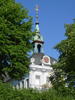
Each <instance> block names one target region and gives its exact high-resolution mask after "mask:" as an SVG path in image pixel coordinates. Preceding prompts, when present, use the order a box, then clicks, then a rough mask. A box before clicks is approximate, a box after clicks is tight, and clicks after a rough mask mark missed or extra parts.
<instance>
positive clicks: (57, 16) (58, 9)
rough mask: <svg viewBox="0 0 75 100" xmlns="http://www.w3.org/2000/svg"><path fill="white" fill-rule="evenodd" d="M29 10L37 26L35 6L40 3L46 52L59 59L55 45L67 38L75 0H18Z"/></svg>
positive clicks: (74, 11)
mask: <svg viewBox="0 0 75 100" xmlns="http://www.w3.org/2000/svg"><path fill="white" fill-rule="evenodd" d="M16 2H18V3H20V4H21V5H23V6H24V7H25V8H27V9H28V10H29V15H30V16H32V17H33V28H34V27H35V6H36V4H38V5H39V23H40V32H41V35H42V36H43V37H44V42H45V44H44V53H45V54H46V55H49V56H51V57H53V58H55V59H58V57H59V53H58V51H57V50H55V49H54V46H56V44H58V43H59V42H61V41H62V40H64V39H65V35H64V34H65V28H64V25H65V24H72V23H73V19H74V18H75V0H16Z"/></svg>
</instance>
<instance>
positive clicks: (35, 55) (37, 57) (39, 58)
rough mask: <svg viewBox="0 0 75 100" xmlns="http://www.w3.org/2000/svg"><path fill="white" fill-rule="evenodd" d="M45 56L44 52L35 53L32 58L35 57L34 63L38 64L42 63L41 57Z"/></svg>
mask: <svg viewBox="0 0 75 100" xmlns="http://www.w3.org/2000/svg"><path fill="white" fill-rule="evenodd" d="M43 56H44V54H43V53H34V54H33V55H32V57H31V58H34V59H35V62H34V63H35V64H36V65H41V64H42V62H41V59H42V58H43Z"/></svg>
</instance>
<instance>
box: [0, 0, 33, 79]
mask: <svg viewBox="0 0 75 100" xmlns="http://www.w3.org/2000/svg"><path fill="white" fill-rule="evenodd" d="M31 28H32V17H31V16H29V15H28V10H27V9H26V8H23V7H22V6H21V5H20V4H18V3H16V2H15V0H0V79H2V80H5V81H7V80H8V79H9V78H10V77H11V78H20V77H22V76H23V75H24V74H25V73H26V72H27V71H28V64H29V55H28V54H29V52H30V51H31V50H32V46H31V42H30V41H31V40H32V35H33V32H32V30H31ZM9 76H10V77H9Z"/></svg>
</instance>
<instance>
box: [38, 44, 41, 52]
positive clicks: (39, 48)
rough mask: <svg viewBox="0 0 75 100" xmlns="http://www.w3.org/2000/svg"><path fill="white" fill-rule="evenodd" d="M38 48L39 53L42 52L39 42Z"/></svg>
mask: <svg viewBox="0 0 75 100" xmlns="http://www.w3.org/2000/svg"><path fill="white" fill-rule="evenodd" d="M37 48H38V53H40V52H41V45H40V44H38V45H37Z"/></svg>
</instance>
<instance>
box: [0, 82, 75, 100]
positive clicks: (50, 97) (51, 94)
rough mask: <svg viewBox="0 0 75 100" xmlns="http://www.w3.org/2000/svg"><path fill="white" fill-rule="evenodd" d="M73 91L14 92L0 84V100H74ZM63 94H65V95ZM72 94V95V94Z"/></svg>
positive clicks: (25, 90)
mask: <svg viewBox="0 0 75 100" xmlns="http://www.w3.org/2000/svg"><path fill="white" fill-rule="evenodd" d="M73 92H75V91H71V92H70V91H68V92H66V91H65V89H62V90H60V89H59V90H58V91H56V90H55V89H50V90H47V91H37V90H32V89H22V90H14V89H13V88H12V87H11V86H10V85H9V84H6V83H1V82H0V100H74V98H75V97H74V93H73ZM65 93H67V94H66V95H65ZM72 93H73V94H72Z"/></svg>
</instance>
